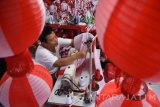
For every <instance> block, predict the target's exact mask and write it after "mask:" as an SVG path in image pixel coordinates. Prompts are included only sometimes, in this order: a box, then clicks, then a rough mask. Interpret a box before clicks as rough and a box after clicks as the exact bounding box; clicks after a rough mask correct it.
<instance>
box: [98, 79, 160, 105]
mask: <svg viewBox="0 0 160 107" xmlns="http://www.w3.org/2000/svg"><path fill="white" fill-rule="evenodd" d="M127 81H128V80H127ZM130 82H131V81H130V80H129V81H128V83H130ZM134 82H137V81H134ZM139 83H140V82H138V85H136V88H135V87H134V86H132V84H127V85H128V86H129V88H131V87H132V88H131V90H132V91H129V90H128V89H127V88H128V87H126V85H124V84H126V81H125V83H124V84H123V85H124V86H123V88H122V84H121V86H120V87H117V85H116V84H115V82H114V81H113V80H111V81H110V82H108V83H107V84H106V85H105V86H104V87H103V88H102V90H101V92H100V94H99V96H98V98H97V102H96V107H159V106H160V102H159V100H158V98H157V96H156V95H155V93H154V92H153V91H152V90H151V89H148V90H145V91H144V90H141V91H140V92H139V93H138V95H132V96H131V94H135V93H136V92H138V89H139V88H142V87H143V89H145V88H144V87H146V85H144V84H143V85H141V87H139V88H138V86H140V84H139ZM124 87H125V88H124ZM124 89H127V90H124ZM122 90H123V92H122ZM124 91H125V92H129V93H128V94H126V93H125V92H124ZM143 92H144V93H143ZM140 93H141V96H140V95H139V94H140Z"/></svg>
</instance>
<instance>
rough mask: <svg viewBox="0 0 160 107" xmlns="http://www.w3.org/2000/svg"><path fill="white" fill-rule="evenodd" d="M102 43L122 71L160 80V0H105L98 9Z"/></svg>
mask: <svg viewBox="0 0 160 107" xmlns="http://www.w3.org/2000/svg"><path fill="white" fill-rule="evenodd" d="M96 25H97V33H98V36H99V37H98V39H99V42H100V45H101V47H102V49H103V51H104V52H105V55H106V57H108V58H109V59H110V60H111V61H112V62H113V63H114V64H115V65H116V66H118V67H119V68H120V69H121V70H122V71H125V72H127V73H128V74H130V75H132V76H135V77H137V78H142V79H145V80H147V81H150V82H157V81H159V80H160V78H159V77H160V66H159V65H160V48H159V47H160V36H159V35H160V29H159V27H160V1H159V0H145V1H139V0H101V1H100V2H99V4H98V6H97V11H96Z"/></svg>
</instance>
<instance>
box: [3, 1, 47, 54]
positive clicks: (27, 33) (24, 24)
mask: <svg viewBox="0 0 160 107" xmlns="http://www.w3.org/2000/svg"><path fill="white" fill-rule="evenodd" d="M44 16H45V8H44V4H43V0H9V1H8V0H1V1H0V53H1V54H0V57H8V56H13V55H15V54H18V53H20V52H22V51H24V50H25V49H26V48H28V47H29V46H31V44H33V43H34V42H35V41H36V40H37V39H38V36H39V35H40V33H41V31H42V29H43V26H44V19H45V18H44Z"/></svg>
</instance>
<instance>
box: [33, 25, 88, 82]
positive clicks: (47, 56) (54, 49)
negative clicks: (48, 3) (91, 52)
mask: <svg viewBox="0 0 160 107" xmlns="http://www.w3.org/2000/svg"><path fill="white" fill-rule="evenodd" d="M39 40H40V41H41V45H39V46H38V48H37V50H36V53H35V61H36V62H38V63H40V64H42V65H43V66H44V67H46V68H47V69H48V70H49V72H50V73H51V75H52V78H53V79H54V80H55V78H56V77H55V76H56V75H55V74H56V72H57V71H58V70H59V68H60V67H62V66H67V65H69V64H71V63H72V62H73V61H74V60H76V59H78V58H84V57H85V56H86V54H87V52H86V51H84V50H82V51H79V52H77V53H75V54H73V55H71V56H69V57H66V58H61V57H60V55H59V49H60V47H61V46H69V45H72V44H73V40H72V39H64V38H57V36H56V34H55V33H54V32H53V30H52V28H51V27H49V26H45V27H44V30H43V31H42V34H41V36H40V38H39ZM54 82H55V81H54Z"/></svg>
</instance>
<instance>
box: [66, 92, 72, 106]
mask: <svg viewBox="0 0 160 107" xmlns="http://www.w3.org/2000/svg"><path fill="white" fill-rule="evenodd" d="M71 103H72V98H71V96H70V95H69V94H68V95H67V96H66V104H71Z"/></svg>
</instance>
